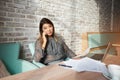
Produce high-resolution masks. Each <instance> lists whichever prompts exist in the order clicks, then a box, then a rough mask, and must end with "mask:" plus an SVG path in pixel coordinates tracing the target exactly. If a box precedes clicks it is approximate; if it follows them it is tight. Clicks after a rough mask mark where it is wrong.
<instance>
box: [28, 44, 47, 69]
mask: <svg viewBox="0 0 120 80" xmlns="http://www.w3.org/2000/svg"><path fill="white" fill-rule="evenodd" d="M28 47H29V49H30V52H31V54H32V57H33V56H34V52H35V43H30V44H28ZM32 63H33V64H34V65H36V66H37V67H39V68H42V67H45V65H44V64H42V63H40V62H36V61H35V60H34V59H33V61H32Z"/></svg>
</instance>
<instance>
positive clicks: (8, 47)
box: [0, 43, 39, 74]
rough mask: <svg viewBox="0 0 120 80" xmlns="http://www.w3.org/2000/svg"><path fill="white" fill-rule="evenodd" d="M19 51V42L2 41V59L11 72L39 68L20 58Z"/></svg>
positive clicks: (0, 45) (0, 53)
mask: <svg viewBox="0 0 120 80" xmlns="http://www.w3.org/2000/svg"><path fill="white" fill-rule="evenodd" d="M19 51H20V44H19V43H0V59H1V60H2V61H3V62H4V64H5V66H6V68H7V70H8V71H9V72H10V73H11V74H17V73H21V72H26V71H30V70H33V69H39V68H38V67H37V66H35V65H33V64H32V63H30V62H28V61H26V60H22V59H18V57H19Z"/></svg>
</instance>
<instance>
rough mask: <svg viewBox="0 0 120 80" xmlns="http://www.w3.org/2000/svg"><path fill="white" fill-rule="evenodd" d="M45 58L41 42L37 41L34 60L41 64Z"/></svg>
mask: <svg viewBox="0 0 120 80" xmlns="http://www.w3.org/2000/svg"><path fill="white" fill-rule="evenodd" d="M43 57H44V49H42V47H41V44H40V41H39V40H37V41H36V43H35V53H34V60H35V61H36V62H39V61H40V60H41V58H43Z"/></svg>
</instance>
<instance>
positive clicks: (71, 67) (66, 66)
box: [59, 64, 72, 68]
mask: <svg viewBox="0 0 120 80" xmlns="http://www.w3.org/2000/svg"><path fill="white" fill-rule="evenodd" d="M59 66H63V67H68V68H72V66H69V65H65V64H59Z"/></svg>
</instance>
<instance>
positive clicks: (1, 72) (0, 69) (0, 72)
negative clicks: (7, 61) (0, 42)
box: [0, 60, 10, 78]
mask: <svg viewBox="0 0 120 80" xmlns="http://www.w3.org/2000/svg"><path fill="white" fill-rule="evenodd" d="M9 75H10V73H9V72H8V71H7V69H6V67H5V65H4V64H3V62H2V61H1V60H0V78H2V77H6V76H9Z"/></svg>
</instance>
